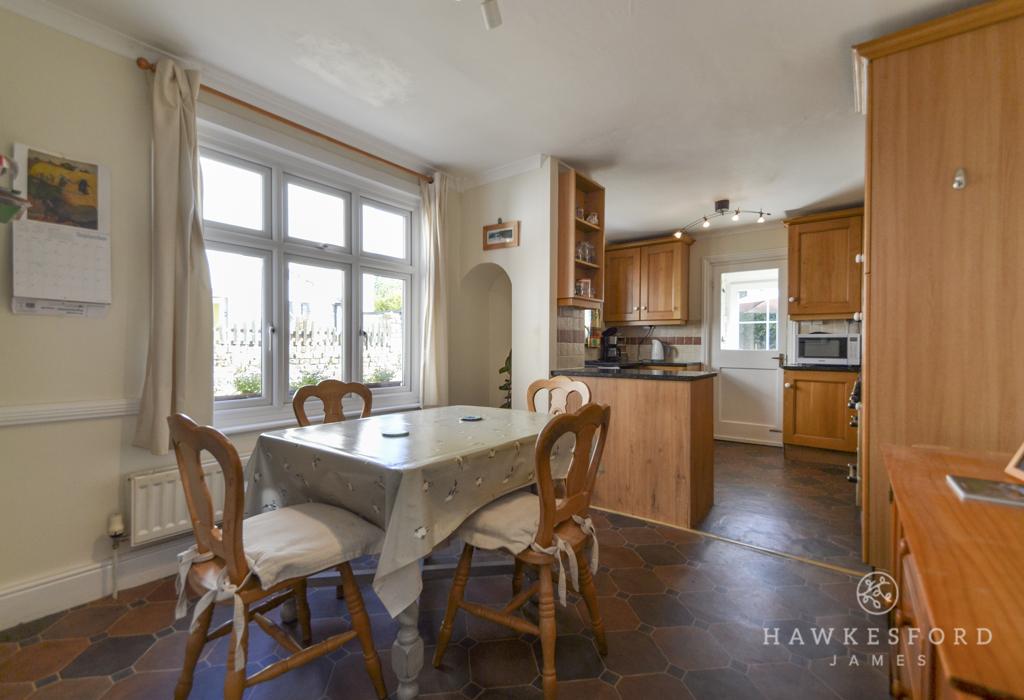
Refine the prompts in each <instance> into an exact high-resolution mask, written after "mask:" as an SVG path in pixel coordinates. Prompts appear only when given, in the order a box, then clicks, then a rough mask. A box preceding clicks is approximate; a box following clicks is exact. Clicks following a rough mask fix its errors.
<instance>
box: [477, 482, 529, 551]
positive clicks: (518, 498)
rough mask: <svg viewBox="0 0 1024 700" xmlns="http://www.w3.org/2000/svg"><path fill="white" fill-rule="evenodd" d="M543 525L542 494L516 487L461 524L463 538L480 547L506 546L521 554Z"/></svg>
mask: <svg viewBox="0 0 1024 700" xmlns="http://www.w3.org/2000/svg"><path fill="white" fill-rule="evenodd" d="M539 526H540V498H539V497H538V496H537V495H536V494H533V493H530V492H529V491H516V492H514V493H510V494H508V495H507V496H502V497H501V498H499V499H498V500H496V501H494V502H492V503H488V504H487V505H486V506H484V507H483V508H481V509H480V510H478V511H477V512H475V513H473V515H471V516H469V517H468V518H467V519H466V520H465V521H464V522H463V523H462V525H461V526H460V527H459V530H458V534H459V537H461V538H462V540H463V541H464V542H466V543H467V544H470V545H472V546H474V547H477V548H479V549H505V550H507V551H509V552H511V553H512V554H518V553H519V552H521V551H523V550H524V549H526V548H527V547H529V546H530V543H531V542H533V539H534V537H536V536H537V528H538V527H539Z"/></svg>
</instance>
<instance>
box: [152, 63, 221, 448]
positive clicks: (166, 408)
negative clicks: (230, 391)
mask: <svg viewBox="0 0 1024 700" xmlns="http://www.w3.org/2000/svg"><path fill="white" fill-rule="evenodd" d="M198 95H199V74H198V73H197V72H195V71H186V70H183V69H182V68H181V67H179V66H178V65H176V64H175V63H174V62H173V61H169V60H166V59H164V60H162V61H160V62H159V63H158V64H157V68H156V78H155V79H154V81H153V217H152V219H153V221H152V226H153V237H152V262H151V268H152V269H151V275H152V288H151V300H150V328H149V356H148V359H147V361H146V381H145V385H144V387H143V390H142V402H141V406H140V408H139V420H138V424H137V425H136V428H135V440H134V444H135V445H137V446H138V447H145V448H147V449H149V450H150V451H151V452H153V453H154V454H164V453H166V452H167V451H168V449H169V443H170V436H169V434H168V430H167V416H169V415H170V414H172V413H176V412H179V411H180V412H183V413H187V414H188V415H190V416H191V417H192V418H193V419H194V420H195V421H197V422H198V423H200V424H207V423H211V422H212V421H213V304H212V300H211V292H210V269H209V267H208V265H207V262H206V247H205V246H204V244H203V228H202V215H201V210H200V189H199V145H198V142H197V140H196V98H197V97H198Z"/></svg>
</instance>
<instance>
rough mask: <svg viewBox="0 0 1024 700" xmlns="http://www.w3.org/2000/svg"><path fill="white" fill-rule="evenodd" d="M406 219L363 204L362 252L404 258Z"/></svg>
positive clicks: (385, 210) (391, 212) (400, 215)
mask: <svg viewBox="0 0 1024 700" xmlns="http://www.w3.org/2000/svg"><path fill="white" fill-rule="evenodd" d="M408 220H409V219H408V217H406V216H403V215H402V214H396V213H395V212H393V211H389V210H387V209H381V208H379V207H375V206H373V205H372V204H366V203H364V204H363V250H364V251H366V252H367V253H376V254H377V255H387V256H388V257H392V258H403V259H404V258H405V255H406V253H405V239H406V228H407V225H406V222H407V221H408Z"/></svg>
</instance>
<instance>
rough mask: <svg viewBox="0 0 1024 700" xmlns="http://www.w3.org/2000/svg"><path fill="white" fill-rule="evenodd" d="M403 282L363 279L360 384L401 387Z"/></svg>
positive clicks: (392, 278)
mask: <svg viewBox="0 0 1024 700" xmlns="http://www.w3.org/2000/svg"><path fill="white" fill-rule="evenodd" d="M405 291H406V290H405V280H404V279H398V278H395V277H383V276H381V275H373V274H364V275H363V374H362V376H363V381H364V382H366V383H367V384H371V385H376V386H381V385H383V386H392V385H397V384H401V383H402V381H403V379H404V376H405V375H404V372H405V337H404V335H405Z"/></svg>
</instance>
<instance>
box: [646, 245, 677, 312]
mask: <svg viewBox="0 0 1024 700" xmlns="http://www.w3.org/2000/svg"><path fill="white" fill-rule="evenodd" d="M640 250H641V251H642V258H641V261H640V320H641V321H673V320H677V319H681V318H682V317H683V313H682V310H683V294H682V288H683V244H682V243H659V244H656V245H645V246H644V247H643V248H641V249H640Z"/></svg>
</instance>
